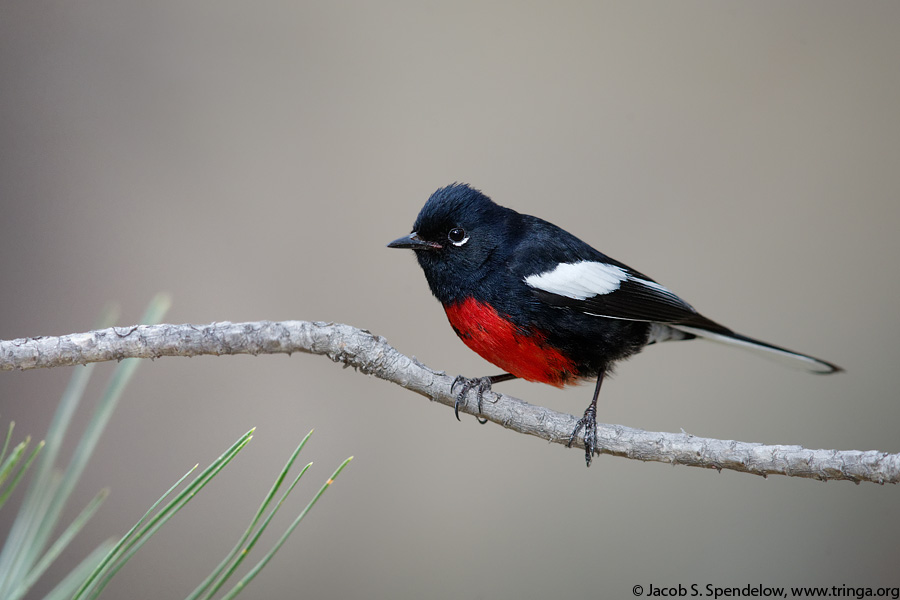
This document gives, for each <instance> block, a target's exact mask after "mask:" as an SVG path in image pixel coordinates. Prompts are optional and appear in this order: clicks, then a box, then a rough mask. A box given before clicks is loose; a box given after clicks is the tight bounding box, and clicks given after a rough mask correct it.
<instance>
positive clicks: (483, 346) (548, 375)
mask: <svg viewBox="0 0 900 600" xmlns="http://www.w3.org/2000/svg"><path fill="white" fill-rule="evenodd" d="M444 310H445V311H446V313H447V319H449V321H450V325H452V326H453V330H454V331H456V335H458V336H459V337H460V339H462V341H463V342H464V343H465V344H466V346H468V347H469V348H471V349H472V350H474V351H475V352H477V353H478V354H479V355H480V356H481V357H482V358H484V359H485V360H487V361H490V362H492V363H493V364H495V365H497V366H498V367H500V368H501V369H503V370H504V371H506V372H508V373H512V374H513V375H515V376H516V377H520V378H522V379H525V380H527V381H537V382H540V383H548V384H550V385H555V386H557V387H562V386H564V385H566V384H569V383H575V380H576V379H577V375H576V373H577V369H576V368H575V363H574V362H572V361H571V360H570V359H568V358H566V357H565V356H564V355H563V354H562V353H561V352H560V351H559V350H557V349H556V348H554V347H552V346H550V345H549V344H548V343H547V336H546V335H545V334H544V333H543V332H541V331H536V330H533V329H521V328H519V327H517V326H516V325H515V324H513V323H512V322H511V321H510V320H509V319H507V318H505V317H504V316H503V315H500V314H499V313H498V312H497V311H496V310H494V308H493V307H491V306H490V305H488V304H484V303H481V302H478V301H476V300H475V299H474V298H467V299H466V300H464V301H462V302H459V303H457V304H453V305H449V306H445V307H444Z"/></svg>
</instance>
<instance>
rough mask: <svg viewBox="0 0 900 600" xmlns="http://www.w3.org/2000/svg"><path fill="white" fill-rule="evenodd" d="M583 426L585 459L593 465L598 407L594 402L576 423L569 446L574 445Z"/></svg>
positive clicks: (588, 464) (588, 463) (589, 464)
mask: <svg viewBox="0 0 900 600" xmlns="http://www.w3.org/2000/svg"><path fill="white" fill-rule="evenodd" d="M582 428H583V429H584V460H585V462H586V463H587V466H591V460H592V459H593V458H594V452H595V451H596V448H597V409H596V408H595V407H594V405H593V404H591V405H590V406H588V408H587V410H586V411H584V416H583V417H581V418H580V419H578V421H577V422H576V423H575V429H573V430H572V435H571V436H570V437H569V443H568V444H566V446H567V447H569V448H571V447H572V442H574V441H575V436H577V435H578V432H579V431H581V429H582Z"/></svg>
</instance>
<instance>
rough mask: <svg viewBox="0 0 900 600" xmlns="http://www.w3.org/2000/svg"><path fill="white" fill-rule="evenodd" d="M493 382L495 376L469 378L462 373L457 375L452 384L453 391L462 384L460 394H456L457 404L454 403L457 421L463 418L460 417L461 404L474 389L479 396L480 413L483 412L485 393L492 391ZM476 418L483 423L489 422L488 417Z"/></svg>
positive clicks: (451, 389)
mask: <svg viewBox="0 0 900 600" xmlns="http://www.w3.org/2000/svg"><path fill="white" fill-rule="evenodd" d="M493 383H494V378H493V377H473V378H472V379H469V378H467V377H463V376H462V375H457V377H456V379H454V380H453V383H452V384H451V385H450V391H451V392H453V390H454V388H456V386H457V385H460V384H462V389H461V390H460V391H459V394H457V395H456V404H454V405H453V412H454V414H455V415H456V420H457V421H459V420H461V419H460V418H459V406H460V405H461V404H463V405H464V404H465V399H466V395H467V394H468V393H469V391H471V390H473V389H474V390H475V391H476V397H477V398H478V414H481V405H482V401H483V400H484V393H485V392H489V391H491V385H493ZM475 418H476V419H477V420H478V422H479V423H481V424H482V425H484V424H485V423H487V419H481V418H479V417H477V416H476V417H475Z"/></svg>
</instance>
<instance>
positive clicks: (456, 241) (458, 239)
mask: <svg viewBox="0 0 900 600" xmlns="http://www.w3.org/2000/svg"><path fill="white" fill-rule="evenodd" d="M447 239H448V240H450V243H451V244H453V245H454V246H462V245H463V244H465V243H466V242H468V241H469V236H467V235H466V232H465V230H464V229H463V228H461V227H454V228H453V229H451V230H450V231H449V232H448V233H447Z"/></svg>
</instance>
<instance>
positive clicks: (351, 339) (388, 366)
mask: <svg viewBox="0 0 900 600" xmlns="http://www.w3.org/2000/svg"><path fill="white" fill-rule="evenodd" d="M294 352H306V353H310V354H322V355H325V356H328V357H329V358H330V359H331V360H333V361H335V362H339V363H343V364H344V365H346V366H350V367H353V368H355V369H356V370H358V371H361V372H363V373H366V374H369V375H375V376H376V377H379V378H380V379H384V380H386V381H390V382H392V383H396V384H397V385H399V386H401V387H404V388H406V389H408V390H411V391H413V392H416V393H418V394H421V395H423V396H426V397H428V398H430V399H432V400H434V401H435V402H440V403H441V404H444V405H446V406H453V405H454V403H455V401H456V398H455V395H454V394H453V393H451V389H450V387H451V384H452V383H453V379H454V378H453V377H450V376H448V375H446V374H445V373H442V372H438V371H434V370H432V369H430V368H428V367H427V366H425V365H423V364H422V363H420V362H418V361H417V360H416V359H415V358H410V357H408V356H405V355H404V354H401V353H400V352H398V351H397V350H395V349H394V348H393V347H391V346H390V345H389V344H388V343H387V341H386V340H385V339H384V338H382V337H380V336H376V335H373V334H371V333H369V332H368V331H363V330H361V329H357V328H355V327H351V326H349V325H341V324H336V323H312V322H308V321H283V322H279V323H274V322H270V321H259V322H253V323H229V322H220V323H210V324H208V325H189V324H185V325H166V324H162V325H136V326H133V327H111V328H108V329H100V330H97V331H89V332H87V333H74V334H71V335H64V336H59V337H36V338H23V339H17V340H10V341H0V370H3V371H11V370H26V369H39V368H49V367H59V366H71V365H83V364H87V363H91V362H103V361H110V360H117V361H118V360H122V359H125V358H159V357H161V356H200V355H205V354H213V355H217V356H218V355H222V354H252V355H258V354H278V353H286V354H291V353H294ZM474 394H475V392H470V394H469V400H470V402H469V403H468V405H467V406H464V407H460V410H461V411H462V412H465V413H469V414H475V412H476V407H475V404H476V403H475V402H474ZM482 416H484V417H485V418H487V419H488V420H490V421H492V422H494V423H496V424H498V425H502V426H503V427H506V428H507V429H512V430H513V431H517V432H519V433H525V434H528V435H533V436H536V437H539V438H541V439H544V440H547V441H549V442H553V443H557V444H566V443H567V442H568V440H569V435H570V433H571V432H572V430H573V428H574V427H575V421H576V418H575V417H573V416H571V415H567V414H563V413H558V412H555V411H552V410H549V409H546V408H542V407H539V406H533V405H531V404H528V403H527V402H523V401H521V400H518V399H516V398H513V397H511V396H507V395H504V394H497V393H494V392H488V393H486V394H485V396H484V403H483V415H482ZM597 437H598V440H597V441H598V450H599V452H600V453H603V454H611V455H614V456H623V457H626V458H633V459H637V460H643V461H657V462H664V463H670V464H678V465H687V466H692V467H705V468H709V469H718V470H719V471H721V470H722V469H731V470H733V471H741V472H744V473H753V474H756V475H762V476H763V477H765V476H767V475H787V476H790V477H806V478H810V479H819V480H821V481H825V480H828V479H845V480H848V481H853V482H856V483H859V482H861V481H871V482H874V483H880V484H884V483H897V482H898V481H900V454H888V453H885V452H878V451H874V450H870V451H867V452H861V451H857V450H846V451H839V450H810V449H806V448H802V447H800V446H785V445H764V444H758V443H747V442H738V441H733V440H717V439H711V438H700V437H696V436H693V435H690V434H687V433H656V432H650V431H643V430H640V429H633V428H630V427H625V426H622V425H605V424H599V423H598V425H597ZM574 445H575V446H578V447H581V448H583V445H582V441H581V439H576V443H575V444H574Z"/></svg>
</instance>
